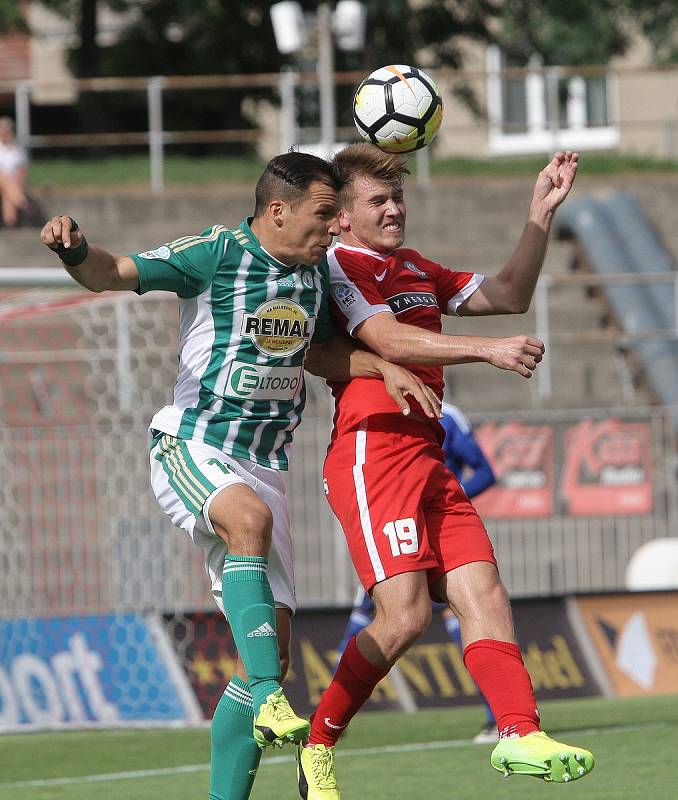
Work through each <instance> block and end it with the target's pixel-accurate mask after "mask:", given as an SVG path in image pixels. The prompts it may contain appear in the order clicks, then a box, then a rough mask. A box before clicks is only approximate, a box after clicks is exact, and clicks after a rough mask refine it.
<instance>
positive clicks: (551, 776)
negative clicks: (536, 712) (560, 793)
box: [490, 731, 595, 783]
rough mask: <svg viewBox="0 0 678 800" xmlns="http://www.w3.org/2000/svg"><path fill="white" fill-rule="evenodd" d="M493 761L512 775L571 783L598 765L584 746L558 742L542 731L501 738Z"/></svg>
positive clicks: (491, 759) (498, 768)
mask: <svg viewBox="0 0 678 800" xmlns="http://www.w3.org/2000/svg"><path fill="white" fill-rule="evenodd" d="M490 764H492V766H493V767H494V768H495V769H496V770H498V771H499V772H503V773H504V777H505V778H508V777H509V776H510V775H533V776H534V777H535V778H541V779H542V780H545V781H553V782H554V783H569V782H570V781H576V780H577V779H578V778H583V777H584V775H588V773H589V772H591V770H592V769H593V767H594V765H595V759H594V758H593V754H592V753H589V751H588V750H584V749H583V748H581V747H572V745H569V744H563V743H562V742H556V741H555V739H551V738H550V737H549V736H547V735H546V734H545V733H544V732H543V731H538V732H536V733H529V734H528V735H527V736H520V737H513V738H510V739H500V740H499V744H497V746H496V747H495V748H494V750H493V751H492V755H491V757H490Z"/></svg>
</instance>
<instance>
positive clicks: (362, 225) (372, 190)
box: [339, 175, 407, 253]
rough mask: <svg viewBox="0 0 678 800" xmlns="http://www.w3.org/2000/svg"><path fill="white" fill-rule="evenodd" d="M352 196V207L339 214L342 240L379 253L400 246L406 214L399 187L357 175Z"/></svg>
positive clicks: (352, 187) (403, 236) (403, 239)
mask: <svg viewBox="0 0 678 800" xmlns="http://www.w3.org/2000/svg"><path fill="white" fill-rule="evenodd" d="M351 194H352V197H353V202H352V204H351V208H350V209H348V208H342V209H341V210H340V211H339V223H340V224H341V239H342V241H344V242H346V243H347V244H353V245H355V246H357V247H367V248H369V249H370V250H376V251H377V252H378V253H390V252H391V251H392V250H395V249H396V248H398V247H400V246H401V245H402V243H403V242H404V241H405V217H406V215H407V211H406V208H405V200H404V197H403V189H402V186H393V185H391V184H389V183H384V182H383V181H379V180H376V179H374V178H370V177H368V176H367V175H358V176H357V177H356V178H354V179H353V182H352V184H351Z"/></svg>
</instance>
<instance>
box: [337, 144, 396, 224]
mask: <svg viewBox="0 0 678 800" xmlns="http://www.w3.org/2000/svg"><path fill="white" fill-rule="evenodd" d="M332 167H333V169H334V172H335V174H336V176H337V179H338V182H339V183H340V184H341V187H342V188H341V191H340V193H339V198H340V201H341V204H342V205H343V206H345V207H346V208H350V207H351V206H352V205H353V190H352V187H353V181H354V180H355V178H357V177H358V176H359V175H364V176H367V177H368V178H374V179H375V180H378V181H383V182H384V183H386V184H388V185H389V186H392V187H394V188H401V187H402V185H403V181H404V180H405V175H408V174H409V172H410V170H409V168H408V166H407V161H406V159H405V158H403V156H400V155H397V154H396V153H385V152H384V151H383V150H380V149H379V148H378V147H377V146H376V145H373V144H368V143H367V142H361V143H360V144H350V145H349V146H348V147H344V149H343V150H340V151H339V152H338V153H336V154H335V156H334V158H333V159H332Z"/></svg>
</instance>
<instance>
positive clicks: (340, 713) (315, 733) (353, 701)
mask: <svg viewBox="0 0 678 800" xmlns="http://www.w3.org/2000/svg"><path fill="white" fill-rule="evenodd" d="M387 674H388V670H383V669H378V668H377V667H375V666H373V665H372V664H370V662H369V661H368V660H367V659H366V658H365V656H364V655H363V654H362V653H361V652H360V650H358V645H357V643H356V638H355V636H354V637H353V638H352V639H350V640H349V643H348V644H347V645H346V650H344V654H343V656H342V657H341V660H340V661H339V665H338V666H337V671H336V672H335V674H334V678H332V682H331V683H330V685H329V686H328V687H327V689H325V691H324V692H323V695H322V697H321V698H320V702H319V703H318V708H316V710H315V713H314V714H313V716H312V717H311V733H310V735H309V737H308V743H309V744H324V745H326V746H327V747H332V746H333V745H335V744H336V743H337V739H338V738H339V737H340V736H341V734H342V733H343V732H344V730H345V728H346V726H347V725H348V723H349V722H350V721H351V720H352V719H353V717H354V716H355V715H356V714H357V713H358V711H360V709H361V708H362V706H363V704H364V703H365V702H367V700H368V699H369V697H370V695H371V694H372V690H373V689H374V687H375V686H376V685H377V684H378V683H379V681H380V680H381V679H382V678H383V677H384V676H385V675H387Z"/></svg>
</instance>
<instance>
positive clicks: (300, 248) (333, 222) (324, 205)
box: [280, 181, 339, 266]
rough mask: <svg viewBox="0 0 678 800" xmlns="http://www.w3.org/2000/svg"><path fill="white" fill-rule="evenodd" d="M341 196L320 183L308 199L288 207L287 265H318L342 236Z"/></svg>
mask: <svg viewBox="0 0 678 800" xmlns="http://www.w3.org/2000/svg"><path fill="white" fill-rule="evenodd" d="M338 211H339V205H338V200H337V193H336V192H335V190H334V188H333V187H332V186H328V185H327V184H326V183H321V182H320V181H316V182H314V183H312V184H311V185H310V186H309V188H308V191H307V193H306V196H305V197H304V199H303V200H302V201H301V202H300V203H297V204H296V205H294V206H288V207H287V209H286V212H287V213H286V216H285V220H284V224H283V225H282V227H281V231H280V232H281V234H283V236H282V238H283V240H284V243H285V246H286V251H287V252H286V255H287V258H285V259H284V260H285V262H286V263H297V262H301V263H302V264H312V265H314V266H315V265H317V264H319V263H320V262H321V261H322V258H323V256H324V255H325V254H326V253H327V249H328V248H329V247H330V245H331V244H332V239H333V238H334V237H335V236H338V235H339V222H338V220H337V213H338Z"/></svg>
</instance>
